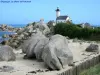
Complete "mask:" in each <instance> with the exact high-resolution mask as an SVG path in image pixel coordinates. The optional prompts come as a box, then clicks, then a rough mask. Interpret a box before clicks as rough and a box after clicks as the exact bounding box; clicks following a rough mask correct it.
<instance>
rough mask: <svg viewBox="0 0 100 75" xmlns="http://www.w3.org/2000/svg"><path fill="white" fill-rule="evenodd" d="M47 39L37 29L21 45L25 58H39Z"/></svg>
mask: <svg viewBox="0 0 100 75" xmlns="http://www.w3.org/2000/svg"><path fill="white" fill-rule="evenodd" d="M48 41H49V39H48V38H46V37H45V36H44V35H43V34H42V33H41V32H40V31H39V30H37V32H36V33H33V34H32V36H31V37H30V38H29V39H28V40H26V41H25V42H24V44H23V45H22V51H23V52H24V53H25V54H26V55H25V58H35V57H36V59H38V60H41V55H42V50H43V48H44V46H45V44H47V43H48Z"/></svg>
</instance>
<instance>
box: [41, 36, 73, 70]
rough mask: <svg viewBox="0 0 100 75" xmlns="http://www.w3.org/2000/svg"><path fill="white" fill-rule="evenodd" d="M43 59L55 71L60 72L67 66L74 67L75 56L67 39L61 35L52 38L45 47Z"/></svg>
mask: <svg viewBox="0 0 100 75" xmlns="http://www.w3.org/2000/svg"><path fill="white" fill-rule="evenodd" d="M42 59H43V61H44V62H45V64H46V65H47V66H48V67H49V68H51V69H53V70H60V69H62V68H63V67H64V66H65V65H73V55H72V52H71V51H70V49H69V48H68V42H67V39H66V38H65V37H63V36H61V35H54V36H52V37H51V38H50V41H49V43H48V44H47V45H46V46H45V47H44V50H43V52H42Z"/></svg>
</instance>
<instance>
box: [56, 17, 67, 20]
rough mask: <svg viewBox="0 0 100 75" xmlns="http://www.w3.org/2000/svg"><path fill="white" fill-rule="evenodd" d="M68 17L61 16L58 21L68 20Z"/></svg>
mask: <svg viewBox="0 0 100 75" xmlns="http://www.w3.org/2000/svg"><path fill="white" fill-rule="evenodd" d="M67 17H68V16H59V17H57V18H56V20H66V19H67Z"/></svg>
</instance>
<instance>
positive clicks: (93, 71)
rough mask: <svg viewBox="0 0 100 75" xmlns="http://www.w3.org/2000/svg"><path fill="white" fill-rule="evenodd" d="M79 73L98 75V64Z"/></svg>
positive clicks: (99, 68)
mask: <svg viewBox="0 0 100 75" xmlns="http://www.w3.org/2000/svg"><path fill="white" fill-rule="evenodd" d="M80 75H100V64H98V65H96V66H94V67H91V68H90V69H88V70H85V71H83V72H81V73H80Z"/></svg>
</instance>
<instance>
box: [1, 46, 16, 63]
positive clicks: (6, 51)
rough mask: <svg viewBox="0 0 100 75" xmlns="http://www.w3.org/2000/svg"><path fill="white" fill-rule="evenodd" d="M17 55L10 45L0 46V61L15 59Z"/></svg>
mask: <svg viewBox="0 0 100 75" xmlns="http://www.w3.org/2000/svg"><path fill="white" fill-rule="evenodd" d="M15 59H16V56H15V54H14V52H13V49H12V48H11V47H10V46H7V45H4V46H0V61H14V60H15Z"/></svg>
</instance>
